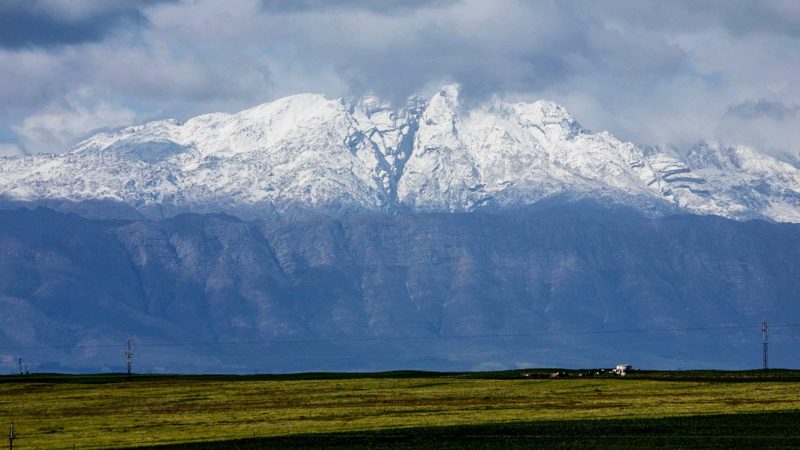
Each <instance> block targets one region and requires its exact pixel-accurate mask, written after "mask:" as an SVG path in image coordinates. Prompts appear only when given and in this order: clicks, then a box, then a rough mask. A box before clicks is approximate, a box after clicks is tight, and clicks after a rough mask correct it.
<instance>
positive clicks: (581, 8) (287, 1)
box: [0, 0, 800, 156]
mask: <svg viewBox="0 0 800 450" xmlns="http://www.w3.org/2000/svg"><path fill="white" fill-rule="evenodd" d="M798 67H800V1H797V0H774V1H770V0H759V1H751V0H707V1H702V0H671V1H659V0H630V1H611V0H574V1H572V0H562V1H550V0H541V1H538V0H531V1H522V0H371V1H366V0H341V1H335V0H226V1H217V0H138V1H135V0H115V1H106V0H94V1H92V0H0V105H2V108H0V156H3V155H15V154H33V153H41V152H62V151H65V150H66V149H68V148H69V147H70V146H71V145H73V144H75V143H76V142H78V141H79V140H81V139H82V138H85V137H87V136H88V135H91V134H92V133H94V132H97V131H98V130H106V129H114V128H118V127H121V126H125V125H129V124H135V123H142V122H146V121H149V120H155V119H163V118H177V119H179V120H183V119H186V118H189V117H191V116H194V115H198V114H203V113H207V112H216V111H225V112H235V111H238V110H241V109H244V108H247V107H251V106H254V105H257V104H260V103H264V102H268V101H271V100H274V99H277V98H280V97H283V96H286V95H291V94H296V93H302V92H316V93H322V94H326V95H328V96H329V97H332V98H336V97H343V96H360V95H378V96H380V97H383V98H386V99H387V100H390V101H393V102H396V103H397V102H402V100H403V99H405V98H406V97H408V96H409V95H412V94H421V95H429V94H431V93H433V92H435V91H436V90H437V89H438V88H439V87H441V86H442V85H444V84H450V83H458V84H460V85H461V89H462V92H461V96H462V98H464V99H465V102H468V103H473V102H481V101H484V100H487V99H489V98H491V97H493V96H498V97H501V98H504V99H507V100H510V101H532V100H536V99H547V100H552V101H555V102H558V103H560V104H562V105H564V106H565V107H566V108H567V109H568V110H569V111H570V113H571V114H572V115H573V116H574V117H575V118H576V119H577V120H578V121H579V122H580V123H581V124H582V125H583V126H584V127H587V128H589V129H591V130H593V131H601V130H607V131H609V132H611V133H612V134H614V135H616V136H617V137H619V138H621V139H624V140H630V141H633V142H636V143H638V144H641V145H662V146H672V147H675V148H678V149H681V148H685V147H687V146H690V145H693V144H694V143H696V142H698V141H702V140H713V141H720V142H722V143H728V144H743V145H749V146H752V147H756V148H759V149H761V150H764V151H770V152H773V151H774V152H792V153H794V152H797V151H800V70H799V69H798Z"/></svg>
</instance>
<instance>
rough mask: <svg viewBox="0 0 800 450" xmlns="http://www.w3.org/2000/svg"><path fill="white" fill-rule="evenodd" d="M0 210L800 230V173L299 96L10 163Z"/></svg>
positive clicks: (727, 151)
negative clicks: (726, 224) (575, 203)
mask: <svg viewBox="0 0 800 450" xmlns="http://www.w3.org/2000/svg"><path fill="white" fill-rule="evenodd" d="M0 196H2V197H3V198H5V199H6V200H9V201H23V202H41V201H53V200H66V201H73V202H83V201H97V200H104V201H112V202H120V203H124V204H127V205H130V206H131V207H132V208H134V209H135V210H138V211H144V212H145V213H148V211H152V210H157V211H159V213H158V214H163V212H164V211H168V213H167V215H169V214H172V213H170V212H169V211H174V213H177V212H182V211H194V212H215V211H220V212H231V213H234V214H242V213H243V211H244V212H248V210H249V213H250V214H249V215H252V216H255V217H259V216H266V215H270V214H283V213H287V212H288V211H291V210H293V209H299V210H321V211H328V212H334V213H341V212H352V211H363V210H367V211H389V212H391V211H397V210H411V211H449V212H454V211H474V210H478V209H485V208H489V209H491V208H508V207H518V206H525V205H529V204H533V203H536V202H538V201H541V200H543V199H546V198H553V197H562V198H573V199H580V198H595V199H601V200H603V201H606V202H608V203H611V204H614V203H618V204H624V205H627V206H632V207H634V208H636V209H638V210H640V211H642V212H644V213H646V214H650V215H663V214H666V213H672V212H675V211H683V212H688V213H692V214H701V215H707V214H711V215H719V216H722V217H727V218H732V219H737V220H747V219H756V218H760V219H767V220H773V221H778V222H781V221H785V222H800V169H798V167H797V166H796V165H793V164H790V163H789V162H783V161H780V160H779V159H777V158H775V157H772V156H770V155H767V154H764V153H759V152H757V151H755V150H753V149H749V148H747V147H742V146H732V147H727V146H724V145H720V144H708V143H702V144H699V145H697V146H695V147H693V148H691V149H689V150H688V151H687V152H685V155H680V154H678V153H677V152H673V151H668V150H662V149H658V148H654V147H650V148H642V147H638V146H636V145H634V144H632V143H629V142H622V141H620V140H618V139H616V138H615V137H614V136H613V135H611V134H610V133H608V132H599V133H592V132H590V131H589V130H587V129H585V128H583V127H582V126H581V125H580V124H579V123H578V122H577V121H576V120H575V119H574V118H573V117H572V116H571V115H570V114H569V113H568V112H567V111H566V110H565V109H564V108H563V107H562V106H560V105H558V104H556V103H553V102H549V101H544V100H540V101H536V102H533V103H508V102H505V101H502V100H500V99H498V98H493V99H491V100H489V101H486V102H484V103H482V104H480V105H471V106H470V107H469V108H467V107H465V106H464V105H463V104H462V103H461V101H460V99H459V89H458V87H457V86H446V87H444V88H442V89H441V90H440V91H439V92H438V93H436V94H435V95H433V96H432V97H431V98H430V99H423V98H420V97H412V98H410V99H409V100H408V102H407V103H406V104H405V105H403V106H402V107H399V108H393V107H391V106H390V105H389V104H387V103H385V102H382V101H381V100H380V99H378V98H375V97H365V98H361V99H352V100H343V99H328V98H327V97H325V96H322V95H319V94H298V95H294V96H290V97H285V98H282V99H279V100H276V101H273V102H270V103H265V104H262V105H258V106H255V107H253V108H250V109H247V110H244V111H241V112H239V113H235V114H227V113H211V114H204V115H200V116H196V117H193V118H191V119H189V120H186V121H184V122H178V121H175V120H161V121H155V122H150V123H147V124H143V125H137V126H132V127H128V128H124V129H122V130H118V131H116V132H109V133H98V134H97V135H95V136H92V137H90V138H89V139H87V140H85V141H83V142H81V143H79V144H77V145H76V146H74V147H73V148H72V149H70V150H69V151H67V152H66V153H64V154H58V155H43V156H28V157H14V158H5V159H3V164H1V165H0ZM148 214H151V215H152V212H150V213H148ZM244 215H248V214H246V213H244Z"/></svg>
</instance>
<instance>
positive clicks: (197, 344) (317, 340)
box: [0, 323, 800, 350]
mask: <svg viewBox="0 0 800 450" xmlns="http://www.w3.org/2000/svg"><path fill="white" fill-rule="evenodd" d="M761 327H762V325H716V326H696V327H676V328H631V329H620V330H594V331H592V330H584V331H535V332H526V333H507V334H502V333H498V334H460V335H444V336H442V335H431V336H352V337H347V336H342V337H332V338H305V339H271V340H252V341H228V342H225V341H221V342H220V341H197V342H159V343H150V344H137V346H138V347H202V346H216V345H220V346H228V345H269V344H310V343H326V342H375V341H412V340H418V341H424V340H448V339H488V338H511V337H532V336H573V335H602V334H626V333H663V332H676V331H711V330H717V331H718V330H743V329H753V328H761ZM771 327H772V328H800V323H784V324H775V325H772V326H771ZM114 347H117V348H118V347H119V344H84V345H43V346H29V347H0V350H22V349H59V348H63V349H89V348H114Z"/></svg>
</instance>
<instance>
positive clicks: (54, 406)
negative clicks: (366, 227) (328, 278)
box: [0, 372, 800, 449]
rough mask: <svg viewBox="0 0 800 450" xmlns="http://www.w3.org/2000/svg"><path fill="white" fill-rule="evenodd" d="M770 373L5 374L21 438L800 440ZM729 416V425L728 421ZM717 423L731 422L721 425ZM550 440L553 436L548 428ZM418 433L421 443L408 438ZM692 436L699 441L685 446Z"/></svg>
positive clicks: (9, 413) (3, 396) (67, 442)
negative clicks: (656, 434) (546, 376)
mask: <svg viewBox="0 0 800 450" xmlns="http://www.w3.org/2000/svg"><path fill="white" fill-rule="evenodd" d="M670 374H672V375H670ZM757 375H758V373H757V372H736V373H732V374H731V373H723V372H702V373H693V374H686V373H642V374H636V375H634V376H633V377H628V378H625V379H616V378H570V379H559V380H532V379H531V380H523V379H519V378H518V377H519V373H516V375H514V374H511V373H507V372H502V373H494V374H492V373H485V374H436V373H425V372H403V373H395V374H354V375H353V374H351V375H342V374H336V375H333V374H305V375H295V376H280V377H277V376H259V377H230V376H183V377H168V376H146V377H134V378H132V379H130V380H128V379H127V378H126V377H124V376H113V375H100V376H57V375H40V376H35V377H34V376H31V377H25V378H22V379H20V378H12V377H2V378H0V421H2V422H0V426H1V427H3V428H5V427H7V426H8V422H11V421H13V422H14V423H15V427H16V429H17V433H18V440H17V441H16V442H15V447H16V448H18V449H24V448H72V447H73V445H74V446H75V447H76V448H109V447H130V446H137V445H138V446H141V445H156V444H176V443H187V442H204V441H231V440H235V439H250V441H236V442H238V443H237V444H235V445H241V446H240V448H260V447H267V448H269V446H272V447H273V448H281V447H287V446H302V445H305V444H304V443H306V442H310V443H311V444H310V447H309V448H315V447H319V446H324V445H331V446H334V447H335V446H336V445H340V446H342V445H343V447H342V448H344V447H349V446H357V444H358V445H360V444H359V442H361V441H363V447H371V446H374V445H377V444H380V443H382V444H381V445H383V444H385V445H386V446H388V447H390V448H393V447H392V446H397V445H399V447H397V448H411V447H415V446H420V445H418V444H420V442H418V441H415V439H425V436H428V438H429V440H430V439H434V438H435V442H436V445H435V448H454V447H448V446H447V444H446V443H447V442H448V439H449V438H447V436H453V437H452V438H451V439H450V440H451V441H452V442H453V445H455V443H457V442H458V441H463V440H465V439H466V440H467V442H472V443H473V444H475V445H476V446H477V447H481V446H482V445H483V444H486V445H490V446H491V445H495V444H499V443H501V442H504V441H503V439H511V441H508V442H507V443H509V444H513V443H514V442H516V441H515V439H517V438H515V437H514V436H523V437H525V436H533V435H535V436H551V435H552V436H556V437H555V438H553V439H561V440H560V441H559V442H569V441H568V440H567V441H564V439H565V438H564V437H563V436H566V435H570V436H578V437H580V438H581V439H583V442H594V443H595V444H598V443H600V441H601V440H607V439H608V438H607V437H602V436H601V437H597V436H598V433H599V432H601V431H602V430H605V429H611V430H619V433H620V434H619V436H622V435H626V436H627V434H626V432H625V430H628V429H629V430H633V431H632V433H633V434H632V435H631V436H639V438H644V436H645V435H646V433H642V432H641V430H650V429H652V430H659V429H662V428H664V427H666V428H667V429H673V430H679V432H677V433H678V435H681V433H684V432H686V433H690V434H691V433H692V431H691V429H692V428H691V426H689V425H687V424H692V423H707V424H709V425H708V426H707V427H706V428H702V427H701V428H700V431H698V432H695V435H694V436H695V437H691V436H690V437H686V439H690V440H693V439H697V436H703V435H711V434H716V435H719V436H718V437H719V439H723V440H724V439H729V438H728V437H725V436H737V435H740V434H742V433H744V431H743V430H750V431H749V432H747V433H745V434H744V435H746V436H760V435H772V436H783V438H785V439H787V440H786V441H782V442H781V443H780V445H778V446H780V447H786V446H790V445H798V444H797V433H798V432H797V431H795V432H794V433H795V434H791V433H788V434H787V433H783V432H782V431H780V429H776V430H777V431H776V430H772V431H770V432H769V433H766V432H764V430H765V429H764V428H763V427H761V428H759V426H757V424H758V423H760V422H759V421H760V420H762V419H764V418H765V417H777V419H774V420H772V419H770V420H771V421H770V422H769V423H777V424H782V423H789V422H790V423H792V424H796V423H798V420H797V419H798V417H799V415H798V413H797V411H800V382H798V381H797V373H796V372H770V373H769V374H768V377H771V378H759V377H758V376H757ZM682 378H683V379H682ZM729 381H746V382H729ZM720 414H722V415H723V416H718V415H720ZM742 414H755V415H754V416H752V418H750V419H747V417H749V416H744V415H742ZM697 416H702V417H701V418H698V417H697ZM714 417H718V418H716V419H715V418H714ZM719 417H721V418H719ZM759 418H760V419H759ZM698 420H701V421H706V422H697V421H698ZM675 421H677V422H675ZM681 421H683V422H681ZM737 421H739V422H737ZM3 422H5V423H3ZM737 423H738V424H739V425H736V424H737ZM715 424H717V425H719V426H718V427H717V428H715V426H716V425H715ZM732 424H733V425H732ZM747 426H749V427H750V428H747ZM609 427H610V428H609ZM637 427H640V428H637ZM641 427H644V428H641ZM670 427H671V428H670ZM719 427H722V428H719ZM779 428H780V427H779ZM0 429H1V428H0ZM717 429H719V430H722V431H713V430H717ZM791 429H792V430H794V429H795V425H793V426H792V428H791ZM570 430H571V431H570ZM576 430H577V434H576V433H575V431H576ZM636 430H639V431H636ZM680 430H683V431H680ZM686 430H689V431H686ZM703 430H705V431H703ZM725 430H727V431H725ZM342 433H345V434H342ZM346 433H350V434H346ZM503 433H506V434H507V436H510V437H506V438H501V437H502V436H506V435H504V434H503ZM581 433H584V434H581ZM709 433H710V434H709ZM726 433H727V434H726ZM737 433H738V434H737ZM765 433H766V434H765ZM776 433H777V434H776ZM781 433H783V434H781ZM607 434H608V433H607ZM608 435H609V436H616V435H615V434H614V433H610V434H608ZM314 436H315V437H314ZM359 436H361V437H359ZM397 436H399V438H398V437H397ZM403 436H405V437H403ZM469 436H478V437H475V438H470V437H469ZM480 436H492V437H491V438H487V437H484V438H481V437H480ZM559 436H561V437H559ZM592 436H594V437H592ZM720 436H721V437H720ZM740 437H741V436H740ZM252 438H259V439H258V440H256V441H253V440H252ZM783 438H782V439H783ZM314 439H317V440H318V441H314ZM341 439H344V441H341ZM359 439H360V440H361V441H359ZM375 439H377V441H376V440H375ZM482 439H483V440H482ZM542 439H545V440H544V441H542V442H543V443H547V444H548V445H550V441H547V439H548V438H542ZM587 439H588V441H587ZM593 439H594V440H593ZM598 439H599V440H598ZM792 439H794V440H792ZM512 441H514V442H512ZM595 441H597V442H595ZM315 442H316V444H315ZM337 442H339V444H337ZM404 442H405V444H404ZM431 442H433V441H431ZM682 442H683V441H682ZM737 442H738V441H737ZM409 443H410V444H409ZM462 443H463V442H462ZM350 444H352V445H350ZM406 444H408V445H410V446H411V447H408V446H406V447H403V445H406ZM440 444H441V445H440ZM684 444H685V442H684ZM223 445H224V446H225V448H227V447H231V446H233V445H234V444H233V443H232V442H227V443H225V444H223ZM590 445H592V444H590ZM598 445H599V444H598ZM593 446H596V445H593ZM682 446H686V445H678V447H682ZM176 448H178V447H176ZM186 448H190V447H186ZM191 448H214V447H208V446H205V447H204V446H199V447H191ZM217 448H223V447H217ZM231 448H234V447H231ZM487 448H488V447H487Z"/></svg>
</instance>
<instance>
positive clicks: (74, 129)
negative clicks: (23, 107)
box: [13, 92, 136, 153]
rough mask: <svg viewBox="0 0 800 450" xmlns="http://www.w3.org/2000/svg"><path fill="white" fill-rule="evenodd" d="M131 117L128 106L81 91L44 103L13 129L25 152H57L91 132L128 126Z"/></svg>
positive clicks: (133, 115)
mask: <svg viewBox="0 0 800 450" xmlns="http://www.w3.org/2000/svg"><path fill="white" fill-rule="evenodd" d="M135 118H136V114H135V113H134V112H133V111H132V110H131V109H128V108H125V107H120V106H116V105H113V104H111V103H107V102H103V101H95V100H93V99H91V94H90V93H87V92H82V93H80V94H77V95H73V96H70V97H69V98H68V99H66V100H64V101H59V102H56V103H52V104H50V105H48V106H46V107H45V108H43V109H42V110H40V111H38V112H36V113H35V114H33V115H31V116H28V117H27V118H25V120H24V121H23V122H22V124H21V125H19V126H15V127H13V128H14V131H15V132H16V133H17V135H18V137H19V139H20V141H21V142H22V144H23V145H24V146H25V149H26V150H27V151H28V152H29V153H58V152H62V151H64V150H66V149H68V148H69V147H71V146H72V145H74V144H75V143H77V142H78V140H79V139H81V138H82V137H85V136H86V135H87V134H89V133H90V132H92V131H96V130H99V129H104V128H115V127H120V126H124V125H129V124H131V123H132V122H133V121H134V119H135Z"/></svg>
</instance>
